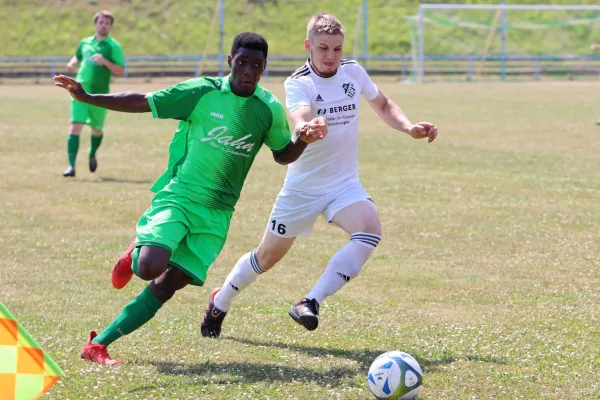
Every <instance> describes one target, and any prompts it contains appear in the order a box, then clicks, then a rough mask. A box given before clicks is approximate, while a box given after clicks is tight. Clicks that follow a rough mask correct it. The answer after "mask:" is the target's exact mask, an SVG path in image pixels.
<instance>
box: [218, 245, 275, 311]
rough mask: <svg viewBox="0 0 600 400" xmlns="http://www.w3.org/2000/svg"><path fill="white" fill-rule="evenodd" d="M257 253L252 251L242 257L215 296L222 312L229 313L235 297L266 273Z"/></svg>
mask: <svg viewBox="0 0 600 400" xmlns="http://www.w3.org/2000/svg"><path fill="white" fill-rule="evenodd" d="M255 251H256V250H252V251H251V252H250V253H246V254H244V255H243V256H241V257H240V259H239V260H238V262H237V263H236V264H235V267H233V269H232V270H231V272H230V273H229V275H228V276H227V279H225V282H224V283H223V288H222V289H221V290H220V291H219V293H217V295H216V296H215V307H217V308H218V309H219V310H220V311H223V312H227V311H228V310H229V308H231V304H232V303H233V299H234V298H235V296H237V295H238V294H240V292H241V291H242V290H244V289H245V288H247V287H248V286H250V284H252V283H253V282H254V281H255V280H256V278H258V275H260V274H262V273H263V272H265V271H263V270H262V269H260V266H259V265H258V260H257V259H256V255H255V254H254V253H255Z"/></svg>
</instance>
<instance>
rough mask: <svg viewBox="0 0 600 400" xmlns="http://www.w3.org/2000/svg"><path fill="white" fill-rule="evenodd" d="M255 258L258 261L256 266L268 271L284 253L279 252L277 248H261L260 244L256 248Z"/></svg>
mask: <svg viewBox="0 0 600 400" xmlns="http://www.w3.org/2000/svg"><path fill="white" fill-rule="evenodd" d="M255 255H256V260H257V261H258V266H259V267H260V269H262V270H263V271H268V270H270V269H271V268H273V267H274V266H275V264H277V263H278V262H279V261H281V259H282V258H283V256H284V255H285V254H279V252H278V251H277V250H273V249H268V248H261V247H260V246H259V247H258V248H257V249H256V252H255Z"/></svg>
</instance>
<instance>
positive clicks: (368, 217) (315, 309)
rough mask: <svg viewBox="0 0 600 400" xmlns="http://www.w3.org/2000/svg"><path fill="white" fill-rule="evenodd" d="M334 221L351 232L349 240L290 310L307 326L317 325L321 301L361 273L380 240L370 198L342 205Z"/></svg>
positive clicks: (313, 327)
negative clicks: (304, 295) (312, 285)
mask: <svg viewBox="0 0 600 400" xmlns="http://www.w3.org/2000/svg"><path fill="white" fill-rule="evenodd" d="M331 222H332V223H334V224H335V225H337V226H339V227H340V228H342V229H343V230H344V231H346V233H348V235H350V242H349V243H348V244H346V245H345V246H344V247H342V248H341V249H340V250H339V251H338V252H337V253H335V254H334V256H333V257H332V258H331V260H330V261H329V264H328V265H327V268H326V269H325V272H323V275H321V278H320V279H319V281H318V282H317V283H316V285H315V286H314V287H313V289H312V290H311V291H310V293H309V294H308V296H306V298H304V299H302V300H301V301H300V302H299V303H297V304H296V305H294V307H292V309H291V310H290V316H291V317H292V318H293V319H294V320H295V321H296V322H298V323H300V324H301V325H303V326H304V327H305V328H306V329H308V330H314V329H317V326H318V324H319V318H318V314H319V305H320V304H321V303H322V302H323V300H324V299H325V298H327V297H329V296H331V295H333V294H334V293H336V292H337V291H338V290H340V289H341V288H342V287H343V286H344V285H345V284H346V283H348V282H350V280H351V279H353V278H355V277H357V276H358V274H359V273H360V270H361V269H362V266H363V265H364V264H365V263H366V262H367V260H368V259H369V257H370V256H371V253H372V252H373V250H375V247H377V245H378V244H379V241H380V240H381V221H380V220H379V214H378V213H377V208H376V207H375V205H374V204H373V203H372V202H371V201H368V200H364V201H359V202H356V203H354V204H351V205H349V206H348V207H346V208H343V209H342V210H340V211H339V212H338V213H337V214H335V216H334V217H333V220H332V221H331Z"/></svg>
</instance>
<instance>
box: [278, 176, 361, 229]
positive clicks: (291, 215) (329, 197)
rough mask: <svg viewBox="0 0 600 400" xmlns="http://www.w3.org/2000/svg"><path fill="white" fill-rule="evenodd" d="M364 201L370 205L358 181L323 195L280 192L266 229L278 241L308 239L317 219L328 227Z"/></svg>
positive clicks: (284, 190)
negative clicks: (283, 238)
mask: <svg viewBox="0 0 600 400" xmlns="http://www.w3.org/2000/svg"><path fill="white" fill-rule="evenodd" d="M363 200H369V201H373V200H371V198H370V197H369V194H368V193H367V192H366V191H365V189H364V188H363V187H362V184H361V183H360V181H352V182H350V183H348V185H346V186H344V187H342V188H341V189H339V190H336V191H334V192H330V193H327V194H325V195H321V194H309V193H303V192H296V191H293V190H287V189H285V188H283V189H281V192H279V195H278V196H277V199H276V200H275V204H274V205H273V210H272V211H271V216H270V217H269V222H268V224H267V229H268V230H269V232H271V233H272V234H274V235H276V236H279V237H286V238H288V237H289V238H291V237H296V236H310V234H311V232H312V228H313V225H314V224H315V221H316V220H317V217H318V216H319V215H321V214H322V215H323V217H324V218H325V219H326V220H327V222H329V223H331V220H332V219H333V217H334V216H335V214H337V213H338V212H339V211H340V210H342V209H343V208H346V207H348V206H349V205H351V204H354V203H357V202H359V201H363Z"/></svg>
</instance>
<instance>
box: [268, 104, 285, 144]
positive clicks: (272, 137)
mask: <svg viewBox="0 0 600 400" xmlns="http://www.w3.org/2000/svg"><path fill="white" fill-rule="evenodd" d="M269 108H270V109H271V113H272V114H273V119H272V122H271V129H269V132H268V133H267V137H266V138H265V144H266V145H267V146H268V147H269V148H270V149H271V150H272V151H274V152H275V153H277V152H280V151H282V150H283V149H284V148H285V147H286V146H287V145H288V144H289V143H290V142H291V136H290V125H289V124H288V119H287V114H286V113H285V109H284V108H283V105H282V104H281V103H280V102H279V101H276V102H274V103H272V104H270V107H269Z"/></svg>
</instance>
